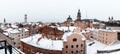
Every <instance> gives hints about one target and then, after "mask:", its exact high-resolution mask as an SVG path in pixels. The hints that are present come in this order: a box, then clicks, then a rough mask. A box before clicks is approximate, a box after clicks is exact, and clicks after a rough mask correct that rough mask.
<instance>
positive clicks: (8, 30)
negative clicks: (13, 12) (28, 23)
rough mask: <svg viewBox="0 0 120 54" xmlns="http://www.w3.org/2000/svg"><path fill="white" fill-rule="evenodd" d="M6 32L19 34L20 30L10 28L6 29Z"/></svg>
mask: <svg viewBox="0 0 120 54" xmlns="http://www.w3.org/2000/svg"><path fill="white" fill-rule="evenodd" d="M4 31H6V32H8V33H19V31H18V29H13V28H8V29H6V30H4Z"/></svg>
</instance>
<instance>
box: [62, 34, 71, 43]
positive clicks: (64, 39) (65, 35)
mask: <svg viewBox="0 0 120 54" xmlns="http://www.w3.org/2000/svg"><path fill="white" fill-rule="evenodd" d="M71 34H72V32H66V33H64V35H63V37H62V39H63V41H67V37H68V36H70V35H71Z"/></svg>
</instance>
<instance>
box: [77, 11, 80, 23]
mask: <svg viewBox="0 0 120 54" xmlns="http://www.w3.org/2000/svg"><path fill="white" fill-rule="evenodd" d="M80 20H81V12H80V9H79V10H78V13H77V21H80Z"/></svg>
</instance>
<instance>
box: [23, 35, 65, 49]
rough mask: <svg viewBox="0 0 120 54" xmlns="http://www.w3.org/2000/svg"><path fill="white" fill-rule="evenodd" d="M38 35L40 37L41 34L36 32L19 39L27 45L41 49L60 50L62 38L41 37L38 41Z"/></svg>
mask: <svg viewBox="0 0 120 54" xmlns="http://www.w3.org/2000/svg"><path fill="white" fill-rule="evenodd" d="M40 37H41V34H36V35H34V36H31V37H28V38H24V39H21V41H23V42H25V43H27V44H29V45H32V46H35V47H39V48H43V49H48V50H60V51H61V50H62V48H63V41H62V40H51V39H47V38H42V39H41V40H40V41H38V38H40ZM37 41H38V42H37ZM58 46H59V47H58Z"/></svg>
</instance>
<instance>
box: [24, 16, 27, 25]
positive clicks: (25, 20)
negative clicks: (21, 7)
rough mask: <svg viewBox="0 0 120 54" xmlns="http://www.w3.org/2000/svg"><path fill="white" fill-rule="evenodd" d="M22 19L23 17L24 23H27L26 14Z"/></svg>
mask: <svg viewBox="0 0 120 54" xmlns="http://www.w3.org/2000/svg"><path fill="white" fill-rule="evenodd" d="M24 17H25V18H24V22H25V23H27V14H25V16H24Z"/></svg>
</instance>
